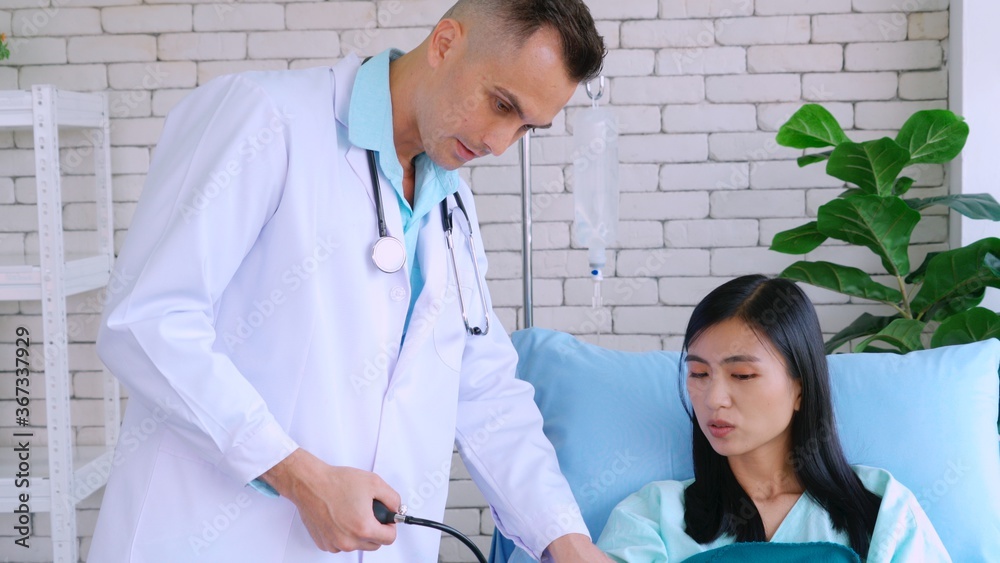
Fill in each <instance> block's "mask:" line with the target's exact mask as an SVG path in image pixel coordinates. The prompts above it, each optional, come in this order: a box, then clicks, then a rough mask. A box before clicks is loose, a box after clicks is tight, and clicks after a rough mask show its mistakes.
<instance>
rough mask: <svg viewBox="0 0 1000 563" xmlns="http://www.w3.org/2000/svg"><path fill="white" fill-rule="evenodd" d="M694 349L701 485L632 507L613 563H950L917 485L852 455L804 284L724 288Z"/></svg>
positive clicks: (694, 335)
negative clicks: (764, 560)
mask: <svg viewBox="0 0 1000 563" xmlns="http://www.w3.org/2000/svg"><path fill="white" fill-rule="evenodd" d="M684 350H685V352H687V355H686V357H685V361H686V362H687V373H688V376H687V390H688V394H689V395H690V400H691V405H692V406H693V409H694V412H693V414H692V419H693V422H694V438H693V442H694V445H693V448H694V475H695V477H694V479H693V480H691V481H685V482H678V481H663V482H657V483H651V484H649V485H647V486H646V487H644V488H643V489H642V490H640V491H639V492H637V493H635V494H633V495H632V496H630V497H628V498H627V499H625V500H624V501H622V502H621V503H620V504H619V505H618V506H617V507H616V508H615V509H614V511H613V512H612V514H611V517H610V518H609V520H608V523H607V526H606V527H605V529H604V533H603V534H602V535H601V538H600V540H599V542H598V546H600V547H601V548H602V549H604V551H605V552H606V553H607V554H608V555H610V556H611V557H612V558H613V559H615V560H618V561H628V562H632V563H637V562H651V561H656V562H663V561H671V562H672V561H678V562H679V561H683V560H685V559H687V558H688V557H690V556H692V555H694V554H697V553H701V552H704V551H707V550H710V549H714V548H717V547H720V546H726V545H729V544H733V543H738V542H774V543H801V542H832V543H836V544H840V545H843V546H849V547H850V548H851V549H853V550H854V551H855V552H857V553H858V554H859V555H860V556H861V558H862V560H867V561H869V562H875V561H922V562H923V561H950V560H951V559H950V558H949V557H948V554H947V552H946V551H945V549H944V546H943V545H942V544H941V540H940V539H939V538H938V536H937V533H936V532H935V531H934V529H933V527H932V526H931V524H930V521H929V520H928V519H927V516H926V515H925V514H924V512H923V510H921V508H920V506H919V504H918V503H917V502H916V499H915V498H914V496H913V495H912V493H910V491H909V490H907V489H906V487H904V486H903V485H902V484H900V483H899V482H898V481H896V480H894V479H893V478H892V476H891V475H889V473H888V472H886V471H884V470H881V469H874V468H871V467H864V466H851V465H848V463H847V461H846V459H845V458H844V453H843V451H842V449H841V447H840V442H839V440H838V438H837V432H836V427H835V423H834V417H833V407H832V404H831V398H830V383H829V376H828V372H827V364H826V356H825V354H824V351H823V340H822V334H821V332H820V328H819V321H818V320H817V318H816V312H815V310H814V309H813V306H812V303H810V302H809V299H808V298H807V297H806V296H805V294H804V293H802V290H800V289H799V288H798V286H796V285H795V284H794V283H792V282H790V281H787V280H783V279H768V278H766V277H764V276H744V277H741V278H738V279H735V280H733V281H731V282H728V283H726V284H724V285H722V286H721V287H719V288H717V289H716V290H715V291H713V292H712V293H710V294H709V295H708V297H706V298H705V299H704V300H703V301H702V302H701V303H699V304H698V306H697V307H696V308H695V310H694V313H693V314H692V316H691V320H690V321H689V322H688V327H687V333H686V335H685V337H684ZM877 376H878V374H872V377H877ZM762 547H766V546H762ZM730 549H732V548H730Z"/></svg>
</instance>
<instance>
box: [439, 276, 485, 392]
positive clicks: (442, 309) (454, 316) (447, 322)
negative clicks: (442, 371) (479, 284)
mask: <svg viewBox="0 0 1000 563" xmlns="http://www.w3.org/2000/svg"><path fill="white" fill-rule="evenodd" d="M453 276H454V272H453V273H452V276H449V279H448V286H447V289H446V290H445V292H444V294H443V295H441V296H439V297H438V299H436V300H435V301H434V302H433V303H431V312H434V311H436V312H437V313H438V315H437V319H436V322H435V323H434V348H435V350H436V351H437V354H438V357H439V358H440V359H441V361H442V363H444V365H445V366H447V367H449V368H451V369H452V370H454V371H455V372H456V373H457V372H460V371H461V370H462V354H463V353H464V352H465V339H466V337H467V333H466V330H465V322H464V321H463V320H462V304H461V298H462V297H464V298H465V307H466V309H467V310H468V308H469V307H470V305H471V304H472V302H473V299H474V298H475V296H474V295H473V288H474V287H475V283H474V281H473V280H474V279H475V278H474V277H473V276H475V272H473V271H471V270H470V271H460V274H459V278H460V280H461V284H462V285H461V287H462V292H461V296H460V295H459V292H458V284H457V283H455V279H454V277H453Z"/></svg>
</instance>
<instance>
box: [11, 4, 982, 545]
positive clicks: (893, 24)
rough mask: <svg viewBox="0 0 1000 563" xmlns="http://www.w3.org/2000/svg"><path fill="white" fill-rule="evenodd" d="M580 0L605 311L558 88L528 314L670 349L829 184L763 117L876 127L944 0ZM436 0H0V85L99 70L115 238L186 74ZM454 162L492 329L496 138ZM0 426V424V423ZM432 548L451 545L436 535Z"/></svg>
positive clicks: (235, 64) (450, 514)
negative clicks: (107, 99)
mask: <svg viewBox="0 0 1000 563" xmlns="http://www.w3.org/2000/svg"><path fill="white" fill-rule="evenodd" d="M587 1H588V3H589V4H590V6H591V7H592V10H593V12H594V15H595V16H596V18H597V20H598V27H599V29H600V31H601V32H602V33H603V34H604V36H605V40H606V42H607V45H608V47H609V48H610V49H611V50H610V52H609V54H608V58H607V60H606V65H605V73H606V75H607V76H608V77H609V82H608V96H607V97H606V98H605V100H604V102H605V103H610V104H611V105H612V107H614V109H615V112H616V114H617V115H618V118H619V120H620V131H621V135H622V136H621V139H620V157H621V161H622V165H621V168H620V178H621V192H622V195H621V201H620V211H621V220H622V222H621V225H620V232H619V245H618V247H619V248H617V249H611V250H609V251H608V266H607V272H608V274H607V275H608V279H607V281H606V290H605V302H606V309H605V310H604V311H600V312H594V311H592V310H591V309H590V306H589V305H590V296H591V294H592V286H591V282H590V280H589V279H588V278H587V258H586V251H585V250H584V249H580V248H576V247H574V246H573V243H572V236H571V235H572V226H571V225H572V219H573V196H572V165H571V160H570V154H571V151H570V150H569V149H568V139H569V135H571V132H572V125H573V123H574V121H575V119H576V117H577V115H578V114H579V112H580V111H585V108H586V106H587V105H589V100H587V98H586V96H585V95H584V94H583V93H582V91H580V92H577V94H576V95H575V96H574V97H573V99H572V100H571V102H570V108H569V109H567V110H566V111H565V112H563V113H562V114H560V116H559V117H558V118H557V119H556V120H555V125H554V127H553V128H552V129H551V130H549V131H545V132H541V133H540V134H539V136H538V138H536V141H535V143H534V152H533V160H534V186H533V187H534V190H535V194H536V195H535V199H534V201H533V208H534V209H535V219H536V223H535V228H534V242H535V249H536V250H535V254H534V268H535V276H536V280H535V304H536V309H535V323H536V324H537V325H539V326H545V327H549V328H556V329H560V330H566V331H568V332H572V333H576V334H579V335H580V336H581V337H582V338H584V339H585V340H588V341H596V342H599V343H600V344H601V345H604V346H609V347H615V348H621V349H628V350H646V349H650V348H659V347H665V348H672V349H676V348H677V346H679V336H680V334H681V333H682V332H683V330H684V326H685V323H686V321H687V317H688V315H689V314H690V311H691V308H692V307H693V306H694V305H695V304H696V303H697V302H698V301H699V300H700V299H701V297H702V296H703V295H704V294H705V293H706V291H707V290H708V289H710V288H712V287H715V286H717V285H718V284H720V283H722V282H724V281H726V280H728V279H730V278H731V277H732V276H735V275H739V274H744V273H750V272H763V273H767V274H775V273H777V272H779V271H780V270H781V269H782V268H784V267H785V266H787V265H788V264H790V263H791V262H793V261H794V260H796V259H798V257H792V256H786V255H781V254H777V253H774V252H771V251H769V250H768V249H767V246H768V245H769V243H770V241H771V239H772V238H773V237H774V235H775V234H776V233H777V232H780V231H782V230H785V229H788V228H792V227H795V226H798V225H800V224H802V223H803V222H805V221H806V220H808V218H809V217H810V216H813V215H814V214H815V212H816V208H817V207H818V206H819V205H821V204H822V203H823V202H825V201H828V200H829V199H831V198H832V197H835V196H836V194H837V193H839V191H840V190H841V189H843V185H842V184H841V183H840V182H839V181H837V180H834V179H831V178H829V177H827V176H826V175H825V174H823V170H822V167H821V166H817V167H810V168H806V169H799V168H798V166H797V165H796V163H795V161H794V160H795V158H796V157H797V156H799V155H800V151H795V150H791V149H786V148H783V147H779V146H778V145H777V144H776V143H775V142H774V136H775V131H776V130H777V128H778V127H779V126H780V125H781V123H783V122H784V121H785V120H786V119H787V118H788V117H789V116H790V115H791V114H792V113H794V112H795V110H797V109H798V108H799V107H800V106H801V105H802V104H804V103H808V102H819V103H823V104H824V105H825V106H826V107H827V108H828V109H830V110H831V112H833V114H834V115H835V116H836V117H837V119H838V120H839V121H840V123H841V124H843V125H844V127H845V129H847V130H848V134H849V135H850V136H851V137H852V138H854V139H856V140H866V139H870V138H877V137H880V136H883V135H892V134H894V129H895V128H898V127H899V126H900V125H901V124H902V122H903V120H904V119H905V117H906V116H907V115H909V113H911V112H913V111H916V110H918V109H924V108H941V107H946V99H947V94H948V73H947V69H946V67H945V65H946V49H947V39H948V21H949V14H948V8H949V2H948V0H618V1H615V2H610V1H604V0H587ZM450 3H451V0H398V1H378V2H376V1H375V0H328V1H319V0H253V1H246V2H240V1H228V2H222V3H213V2H208V1H205V0H146V1H145V2H141V1H140V0H72V2H67V1H66V0H3V2H2V4H3V8H2V9H0V31H3V32H6V33H8V35H10V36H11V38H12V39H13V47H14V48H13V54H12V57H11V59H10V60H9V61H6V62H5V63H2V64H0V88H3V89H16V88H29V87H30V86H31V85H32V84H36V83H55V84H57V85H58V86H60V87H63V88H67V89H76V90H84V91H93V90H98V91H99V90H105V89H110V92H111V94H112V96H111V100H112V113H113V117H114V119H113V121H112V144H113V146H114V152H113V173H114V194H115V201H116V204H115V212H116V214H117V215H116V220H115V224H116V229H117V230H118V232H117V233H116V237H115V240H116V244H117V245H120V244H121V241H122V239H123V236H124V233H125V231H126V229H127V228H128V225H129V223H130V221H131V214H132V210H133V209H134V204H135V201H136V200H137V199H138V197H139V194H140V193H141V190H142V183H143V180H144V177H145V176H144V175H145V172H146V169H147V168H148V166H149V158H150V151H151V150H152V148H153V147H154V146H155V143H156V140H157V137H158V135H159V133H160V131H161V130H162V127H163V122H164V116H165V115H166V114H167V112H168V111H169V110H170V108H172V107H173V106H174V105H175V104H176V103H177V102H178V101H179V100H180V99H182V98H183V97H184V96H185V95H186V94H187V93H188V92H190V90H191V89H192V88H194V87H196V86H197V85H199V84H204V83H205V82H206V81H208V80H210V79H211V78H214V77H216V76H219V75H221V74H225V73H230V72H239V71H243V70H250V69H268V70H272V69H287V68H303V67H308V66H316V65H320V64H330V63H332V62H334V61H336V60H337V59H339V58H340V57H342V56H343V55H344V54H345V53H348V52H350V51H359V52H361V53H363V54H370V53H375V52H378V51H380V50H382V49H383V48H385V47H388V46H396V47H400V48H403V49H409V48H412V47H413V46H415V45H416V44H417V43H418V42H419V41H421V40H422V39H423V37H424V36H425V35H426V33H427V31H428V30H429V29H430V27H431V26H432V25H433V24H434V22H435V21H436V20H437V18H438V17H439V15H440V14H441V13H443V12H444V10H445V9H447V7H448V6H449V5H450ZM581 90H582V89H581ZM972 125H973V127H975V124H972ZM31 143H32V140H31V136H30V135H29V134H26V133H19V134H18V135H16V136H15V135H11V134H10V133H9V132H2V131H0V252H3V253H23V252H25V251H29V252H30V251H32V249H33V248H35V247H37V241H38V237H37V233H35V232H34V231H35V213H36V210H35V206H34V201H35V195H34V182H33V179H32V178H31V176H32V174H33V161H32V153H31V151H30V146H31ZM64 144H65V145H67V146H69V145H70V144H72V143H71V142H70V141H69V140H67V141H66V142H65V143H64ZM76 144H79V142H77V143H76ZM63 152H64V154H63V168H64V172H65V173H67V174H72V175H70V176H67V177H66V179H65V181H64V195H65V200H66V207H65V210H64V213H65V217H66V225H67V228H70V229H77V228H84V227H85V226H86V225H87V224H88V222H89V221H90V220H91V219H92V218H93V215H94V207H93V204H92V198H90V196H89V195H88V187H89V182H90V181H91V179H90V178H89V177H88V176H87V175H86V174H88V173H89V170H90V168H91V163H90V162H89V159H85V162H83V163H82V164H80V165H74V166H71V165H70V164H71V163H70V162H68V160H69V157H68V153H67V151H65V150H64V151H63ZM914 173H915V177H918V178H919V179H918V186H919V187H918V188H915V190H919V191H920V192H921V193H920V195H921V196H929V195H940V194H942V193H945V190H944V189H943V188H942V187H941V186H942V185H943V184H944V182H945V177H944V173H943V168H942V167H940V166H923V167H919V169H918V170H915V171H914ZM464 174H465V176H466V177H467V178H471V184H472V186H473V189H474V191H475V192H476V193H477V202H478V204H479V209H480V214H481V219H482V223H483V226H482V232H483V243H484V246H485V247H486V250H487V253H488V256H489V259H490V270H489V273H488V275H487V279H488V283H489V285H490V287H491V290H492V292H493V297H494V302H495V305H496V308H497V314H498V316H499V317H500V319H501V321H502V322H503V324H504V327H505V328H506V329H507V330H513V329H515V328H517V326H519V323H521V322H522V321H521V320H520V319H522V318H523V311H522V310H521V308H522V307H521V303H522V301H521V279H520V276H521V258H520V239H521V233H520V220H519V217H520V199H519V193H520V188H519V182H520V172H519V168H518V158H517V151H516V150H511V151H508V152H507V153H506V154H505V155H503V156H502V157H499V158H490V159H486V160H484V161H483V162H481V163H478V164H476V165H473V166H471V167H470V169H469V170H466V171H465V172H464ZM914 193H916V191H915V192H914ZM947 232H948V220H947V216H946V215H944V214H941V213H936V214H935V215H934V216H933V217H932V218H930V219H928V220H927V221H926V222H925V224H922V225H921V226H920V227H919V228H918V229H917V231H916V232H915V233H914V241H915V242H916V243H918V245H919V247H918V248H917V250H916V251H915V252H914V254H915V256H912V257H911V258H912V259H913V260H915V261H919V260H920V259H922V256H923V254H926V252H930V251H932V250H940V249H942V248H944V245H945V244H946V240H947ZM91 240H92V233H91V234H88V233H87V232H85V231H80V230H74V231H70V232H68V233H67V241H66V246H67V248H68V249H73V248H81V247H85V246H86V245H87V244H89V241H91ZM809 258H813V259H831V260H856V262H855V264H858V265H862V266H864V267H868V268H873V269H875V270H877V268H878V261H877V260H874V259H873V258H872V257H871V256H869V255H867V254H866V253H865V252H863V251H859V250H858V249H852V248H849V247H846V246H843V245H840V246H836V245H834V246H824V247H821V248H820V249H818V250H816V251H815V252H813V253H811V254H810V255H809ZM616 288H617V289H618V290H616ZM622 288H627V289H628V291H624V290H622ZM807 291H808V292H809V295H810V296H811V297H812V298H813V299H814V300H815V302H816V303H817V305H818V310H819V313H820V318H821V320H822V322H823V324H824V329H825V330H827V331H828V332H830V333H832V332H835V331H836V330H838V329H840V328H841V327H842V326H843V325H844V324H845V323H847V322H849V321H850V320H852V319H853V318H854V317H855V316H856V315H857V314H858V313H859V312H861V311H864V310H870V307H869V306H867V305H864V304H862V303H855V302H852V300H850V299H847V298H845V297H843V296H840V295H837V294H833V293H830V292H824V291H821V290H815V289H812V288H807ZM95 303H96V304H97V305H96V306H95ZM99 303H100V300H99V298H98V297H97V296H96V294H88V295H83V296H77V297H74V298H73V299H71V300H70V302H69V304H68V310H69V312H70V323H71V326H72V327H73V330H72V331H71V341H72V344H71V349H72V351H73V370H74V374H73V389H74V394H75V397H76V398H75V399H74V406H73V416H74V421H75V423H76V424H77V441H78V443H80V444H88V443H95V442H98V441H99V440H100V439H101V437H102V434H101V431H100V428H99V422H100V406H99V401H98V400H97V399H98V398H99V396H100V387H99V383H98V381H97V379H96V377H95V375H96V370H97V369H98V367H99V364H98V361H97V358H96V356H95V355H94V353H93V339H94V335H95V333H96V326H97V322H98V318H99V317H98V314H97V313H98V310H99ZM38 315H39V308H38V304H37V303H34V302H25V303H0V359H2V358H4V357H8V354H6V352H7V351H8V349H9V347H10V344H11V341H12V338H11V334H12V331H13V328H14V327H16V326H19V325H26V326H29V327H33V330H36V331H37V330H40V326H39V325H40V320H39V316H38ZM598 332H600V334H601V336H600V337H598V335H597V333H598ZM10 398H11V397H10V396H9V393H8V390H7V389H6V388H4V389H0V414H3V415H4V417H3V418H0V420H7V419H9V416H6V414H8V411H9V407H10V405H11V404H12V403H11V401H10ZM0 424H2V422H0ZM0 430H4V429H3V428H2V427H0ZM7 435H9V432H0V441H2V440H4V439H6V438H5V436H7ZM39 436H40V437H41V438H44V429H41V430H39ZM99 503H100V495H97V496H95V497H92V498H90V499H87V500H86V501H84V503H83V504H81V505H80V509H79V515H80V523H79V532H80V536H81V545H82V553H83V554H85V553H86V551H87V548H88V547H89V545H90V539H89V536H90V534H91V533H92V532H93V523H94V519H95V517H96V513H97V508H98V507H99ZM484 505H485V501H484V500H483V499H482V496H481V495H480V494H479V493H478V492H477V491H476V490H475V487H474V485H473V484H472V481H471V480H470V476H469V474H468V472H467V471H466V470H465V468H464V467H463V466H462V464H461V461H460V458H459V457H458V456H457V455H456V456H455V462H454V464H453V468H452V489H451V498H450V500H449V502H448V508H447V511H446V515H445V520H446V522H448V523H449V524H451V525H454V526H456V527H458V528H459V529H461V530H463V531H465V532H467V533H468V534H470V535H471V536H472V537H473V538H474V540H475V541H476V542H477V543H478V544H480V545H481V546H483V548H484V549H485V548H487V547H488V545H489V535H490V534H491V533H492V529H493V521H492V518H491V517H490V515H489V511H488V510H487V509H486V508H485V506H484ZM35 521H36V530H37V531H38V532H39V533H40V534H42V536H44V535H45V534H48V533H49V532H48V530H49V525H48V518H47V515H38V516H36V519H35ZM9 523H10V519H9V515H0V541H9V538H5V537H3V534H6V533H9V532H7V531H6V530H9V529H10V525H7V524H9ZM38 539H39V540H42V539H43V537H39V538H38ZM5 545H9V543H7V544H5ZM22 556H23V557H24V560H26V561H46V560H49V559H50V558H51V551H50V550H49V548H48V547H47V546H46V545H45V542H44V541H37V542H35V547H34V548H33V549H32V550H31V552H30V553H24V554H19V557H22ZM441 560H442V561H455V562H461V561H471V558H470V557H469V555H468V553H467V552H466V550H465V549H464V548H463V547H462V546H460V545H458V544H457V543H456V542H454V541H451V540H450V539H445V540H443V541H442V549H441Z"/></svg>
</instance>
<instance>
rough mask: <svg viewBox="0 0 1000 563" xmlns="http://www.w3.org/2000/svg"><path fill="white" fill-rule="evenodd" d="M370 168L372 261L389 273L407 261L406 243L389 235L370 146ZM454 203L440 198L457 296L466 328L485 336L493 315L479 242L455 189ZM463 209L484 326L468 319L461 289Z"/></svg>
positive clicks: (475, 333) (471, 332)
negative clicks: (458, 245) (458, 222)
mask: <svg viewBox="0 0 1000 563" xmlns="http://www.w3.org/2000/svg"><path fill="white" fill-rule="evenodd" d="M368 172H369V173H370V174H371V178H372V190H373V191H374V192H375V213H376V214H377V215H378V240H377V241H375V245H374V246H373V247H372V262H374V263H375V267H376V268H378V269H379V270H382V271H383V272H385V273H387V274H392V273H395V272H398V271H399V269H400V268H402V267H403V265H404V264H406V247H405V246H404V245H403V243H402V241H400V240H399V239H398V238H396V237H392V236H389V230H388V229H387V228H386V225H385V213H384V212H383V210H382V186H381V184H380V182H379V179H378V168H377V167H376V164H375V152H374V151H372V150H368ZM455 203H456V204H458V207H454V208H452V209H451V210H449V209H448V198H447V197H446V198H444V199H443V200H442V201H441V223H442V228H443V229H444V234H445V238H446V239H447V241H448V249H449V250H450V251H451V263H452V265H453V266H454V268H455V281H456V282H457V285H458V300H459V303H460V304H461V307H462V321H464V322H465V330H467V331H468V332H469V334H472V335H475V336H484V335H486V334H487V333H489V331H490V315H489V313H488V312H487V311H488V309H487V308H486V292H485V291H483V282H482V275H481V274H480V273H479V261H478V260H476V243H475V241H473V239H472V223H471V222H470V221H469V215H468V213H467V212H466V211H465V204H464V203H462V196H460V195H458V192H455ZM456 209H457V210H459V211H461V212H462V217H463V218H465V225H466V228H467V232H468V233H469V252H470V254H471V255H472V265H473V267H474V268H475V270H476V286H477V288H478V289H479V298H480V299H481V301H482V305H483V313H484V317H485V319H486V322H485V324H484V325H483V326H484V327H485V328H479V327H478V326H472V325H471V324H470V323H469V314H468V311H467V309H466V306H465V294H463V293H462V280H461V278H460V277H459V273H458V257H457V256H456V255H455V239H454V231H455V210H456Z"/></svg>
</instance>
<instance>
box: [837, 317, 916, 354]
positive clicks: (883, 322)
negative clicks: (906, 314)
mask: <svg viewBox="0 0 1000 563" xmlns="http://www.w3.org/2000/svg"><path fill="white" fill-rule="evenodd" d="M899 318H901V317H900V316H899V315H892V316H891V317H876V316H875V315H872V314H871V313H861V316H860V317H858V318H856V319H854V322H853V323H851V324H850V325H848V326H847V327H846V328H844V330H842V331H840V332H838V333H837V334H834V335H833V336H831V337H830V340H827V341H826V345H825V348H826V353H827V354H832V353H834V351H836V350H837V348H840V347H841V346H843V345H844V344H846V343H847V342H848V341H851V340H854V339H855V338H861V337H862V336H869V335H871V334H875V333H877V332H878V331H880V330H882V329H883V328H885V327H887V326H889V323H891V322H892V321H894V320H896V319H899Z"/></svg>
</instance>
